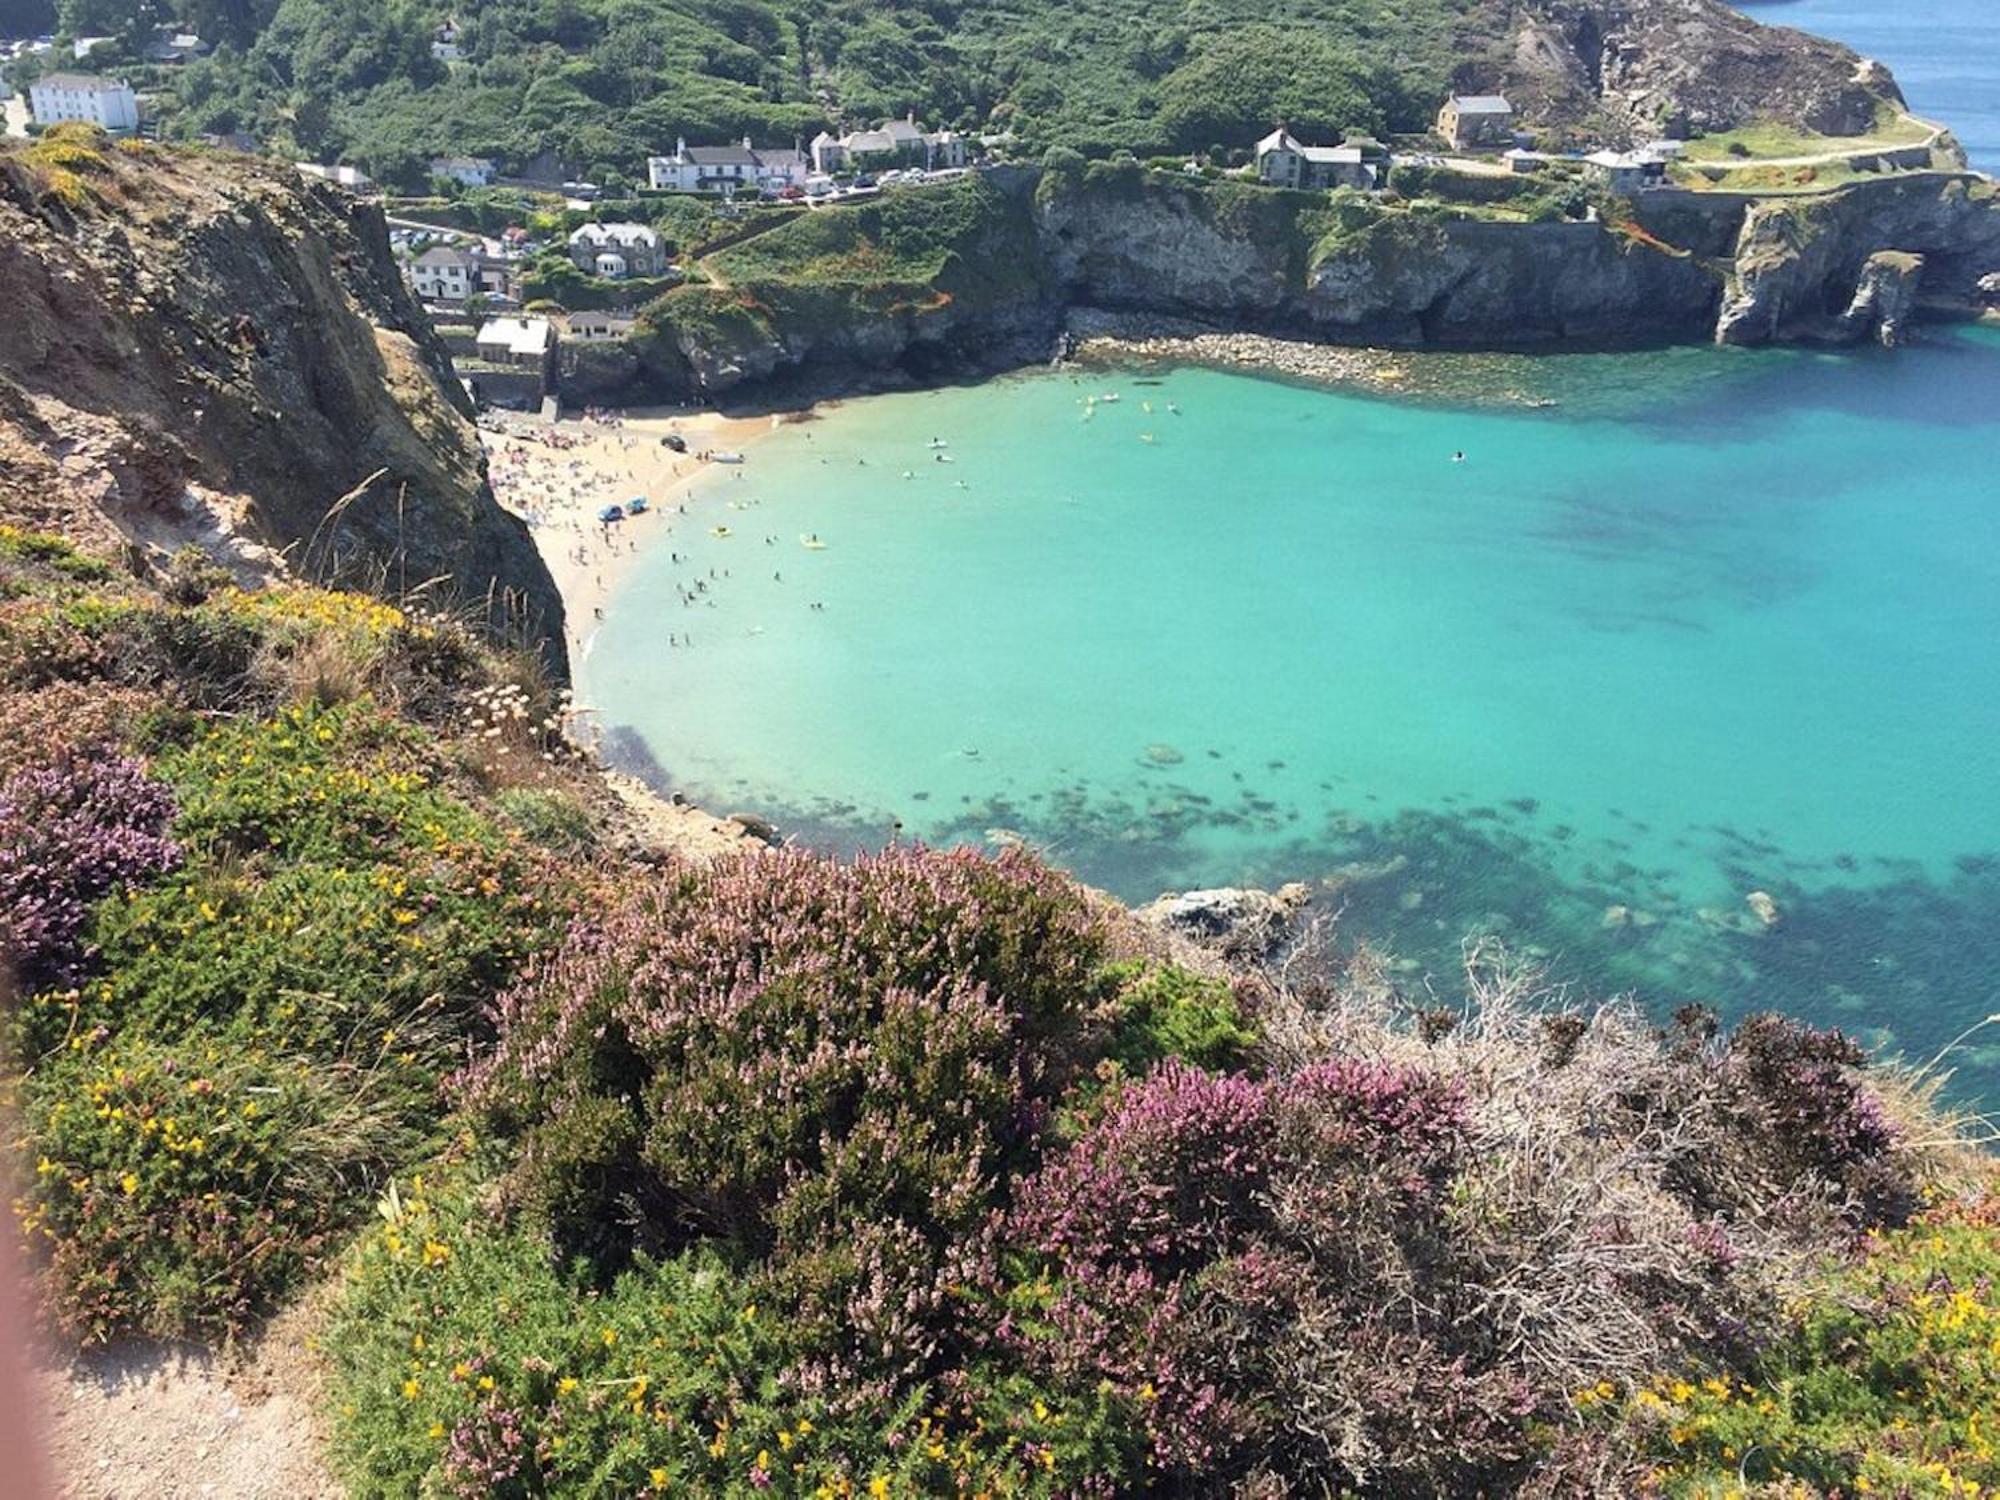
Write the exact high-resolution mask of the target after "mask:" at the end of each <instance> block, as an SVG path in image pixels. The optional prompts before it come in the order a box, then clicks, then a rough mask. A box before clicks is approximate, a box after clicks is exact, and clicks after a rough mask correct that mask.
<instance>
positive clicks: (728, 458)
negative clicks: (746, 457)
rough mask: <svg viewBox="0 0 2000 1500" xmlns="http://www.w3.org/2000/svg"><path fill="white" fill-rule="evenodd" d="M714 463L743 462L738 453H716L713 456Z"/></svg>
mask: <svg viewBox="0 0 2000 1500" xmlns="http://www.w3.org/2000/svg"><path fill="white" fill-rule="evenodd" d="M715 461H716V462H717V463H719V464H740V463H742V462H743V455H742V454H740V453H718V454H716V455H715Z"/></svg>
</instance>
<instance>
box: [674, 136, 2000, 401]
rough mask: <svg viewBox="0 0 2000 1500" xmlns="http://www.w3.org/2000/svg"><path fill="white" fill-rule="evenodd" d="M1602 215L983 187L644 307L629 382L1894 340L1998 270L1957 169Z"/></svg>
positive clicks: (1133, 170) (1223, 185) (1180, 184)
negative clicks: (1115, 321)
mask: <svg viewBox="0 0 2000 1500" xmlns="http://www.w3.org/2000/svg"><path fill="white" fill-rule="evenodd" d="M1601 210H1602V211H1601V213H1600V214H1599V215H1598V216H1597V217H1594V218H1592V219H1590V220H1588V221H1582V220H1576V219H1569V218H1565V217H1562V216H1561V215H1560V214H1559V213H1555V212H1552V211H1550V208H1549V206H1548V205H1547V204H1545V203H1540V202H1539V201H1538V199H1537V197H1536V190H1535V188H1534V187H1533V186H1532V185H1528V186H1524V187H1522V188H1521V189H1520V190H1519V198H1518V201H1517V202H1513V203H1510V204H1508V205H1503V206H1502V207H1501V208H1499V209H1498V210H1490V209H1489V210H1470V209H1462V208H1446V207H1441V206H1438V205H1435V204H1426V203H1423V202H1417V203H1409V204H1399V203H1387V202H1383V201H1378V200H1374V199H1367V198H1363V197H1360V196H1359V195H1335V196H1332V197H1329V196H1328V195H1325V194H1309V193H1289V192H1279V191H1273V190H1269V189H1265V188H1262V187H1256V186H1251V185H1247V184H1241V183H1230V182H1220V183H1211V182H1205V181H1202V180H1200V179H1194V178H1187V177H1183V176H1180V175H1178V174H1167V173H1157V172H1146V171H1142V170H1141V169H1140V168H1138V167H1137V166H1135V165H1128V166H1124V167H1120V166H1116V165H1109V164H1098V165H1095V166H1091V167H1089V168H1083V167H1081V166H1078V167H1075V168H1073V169H1070V170H1059V169H1049V170H1045V171H1014V172H1003V173H993V174H989V175H987V176H985V177H983V178H979V179H968V180H967V181H966V182H963V183H960V184H957V185H955V186H953V187H951V188H946V189H937V190H931V191H927V192H925V193H907V192H906V193H902V194H897V195H893V196H891V197H888V198H885V199H882V200H880V202H879V204H878V205H876V206H873V207H871V208H870V209H867V210H859V211H857V210H852V209H841V208H836V209H828V210H824V211H822V212H820V213H817V214H815V215H813V216H811V217H810V218H809V219H805V220H800V221H798V222H797V223H796V224H794V225H790V226H787V227H786V228H784V229H781V230H776V231H773V232H771V233H769V234H767V235H765V236H763V237H761V238H760V239H758V240H756V241H754V242H752V243H751V244H748V245H745V246H742V247H739V248H738V249H737V250H734V251H730V252H726V253H724V254H723V255H718V256H715V257H713V258H711V260H710V261H709V262H708V263H707V264H708V266H709V267H710V268H711V269H712V270H714V271H715V272H716V274H717V278H718V279H717V281H716V282H715V283H713V284H710V285H705V286H696V287H688V288H684V289H682V290H679V291H676V292H674V293H671V294H670V295H669V296H668V297H666V298H664V299H662V300H661V301H660V302H659V303H657V304H655V305H654V306H653V307H652V308H651V309H649V310H648V313H647V315H646V323H647V332H646V335H645V337H644V338H642V339H641V340H640V342H639V344H638V352H639V358H640V362H641V364H642V366H643V368H644V375H643V377H642V378H643V379H645V380H646V381H649V382H651V383H652V385H653V387H654V388H655V389H664V390H667V391H671V392H673V393H675V394H692V393H705V394H709V395H714V394H719V393H724V392H728V391H732V390H740V389H744V388H748V387H759V386H766V385H773V384H775V385H780V386H782V385H783V384H785V383H786V382H790V381H796V380H801V379H804V380H811V381H818V382H822V383H823V382H825V381H828V380H832V381H836V382H845V383H850V384H855V383H858V384H875V383H882V382H884V381H894V380H898V379H904V380H907V379H912V378H918V379H920V378H927V377H933V376H935V375H937V374H938V373H940V372H943V371H951V372H958V371H966V370H982V369H994V368H1001V367H1005V366H1009V365H1018V364H1021V363H1024V362H1028V361H1032V360H1036V359H1039V358H1041V357H1043V355H1044V354H1045V353H1046V351H1047V350H1048V348H1049V345H1050V342H1051V339H1052V338H1053V337H1054V335H1055V334H1056V331H1057V330H1059V329H1060V327H1061V326H1062V323H1063V320H1064V318H1065V316H1066V314H1067V312H1068V311H1069V309H1071V308H1073V307H1090V308H1103V309H1110V310H1116V311H1121V312H1131V313H1141V314H1153V315H1159V316H1163V317H1169V318H1174V319H1181V320H1190V321H1194V322H1197V323H1202V324H1207V325H1210V326H1215V327H1222V328H1234V329H1249V330H1254V331H1258V332H1265V333H1271V334H1277V335H1282V336H1289V337H1293V338H1310V339H1321V340H1326V341H1329V342H1338V343H1358V344H1374V345H1386V346H1394V347H1404V348H1460V349H1466V348H1474V349H1476V348H1521V347H1537V346H1553V345H1557V344H1562V343H1587V344H1593V345H1606V344H1618V343H1633V342H1641V341H1670V340H1679V341H1695V340H1708V339H1718V340H1721V341H1723V342H1729V343H1769V342H1778V341H1798V340H1814V341H1825V342H1836V343H1837V342H1853V341H1858V340H1863V339H1870V338H1876V339H1880V340H1882V341H1883V342H1894V341H1896V340H1897V339H1898V338H1900V337H1902V336H1903V334H1904V332H1905V330H1906V328H1907V325H1908V323H1909V322H1910V320H1911V318H1912V317H1913V316H1914V314H1915V312H1916V310H1917V308H1918V306H1919V305H1920V304H1929V305H1931V306H1934V307H1939V308H1967V307H1971V306H1975V305H1977V304H1978V303H1979V301H1980V300H1981V296H1982V293H1981V289H1980V283H1981V280H1982V278H1988V277H1991V276H1992V275H1993V274H1994V273H1995V272H2000V199H1996V196H1995V189H1994V186H1993V184H1992V183H1991V182H1989V181H1988V180H1987V179H1985V178H1982V177H1979V176H1977V175H1975V174H1971V173H1963V172H1925V173H1904V174H1893V175H1885V176H1881V177H1875V178H1863V179H1861V180H1858V181H1855V182H1853V183H1850V184H1848V185H1845V186H1842V187H1838V188H1835V189H1832V190H1829V191H1826V192H1823V193H1817V194H1796V195H1791V196H1785V197H1758V196H1756V195H1751V194H1739V193H1727V192H1720V191H1711V192H1692V191H1681V190H1662V191H1655V192H1649V193H1646V194H1643V195H1642V196H1640V197H1639V198H1637V199H1634V200H1630V201H1625V200H1620V201H1608V202H1605V203H1603V204H1602V205H1601ZM891 211H892V212H893V214H894V216H895V221H894V222H890V221H889V220H888V219H887V218H885V214H887V213H890V212H891ZM928 215H935V217H936V222H935V223H930V224H928V225H927V226H926V224H925V220H926V216H928ZM913 245H917V246H922V247H925V252H926V253H925V254H924V255H914V254H912V253H910V248H911V247H912V246H913Z"/></svg>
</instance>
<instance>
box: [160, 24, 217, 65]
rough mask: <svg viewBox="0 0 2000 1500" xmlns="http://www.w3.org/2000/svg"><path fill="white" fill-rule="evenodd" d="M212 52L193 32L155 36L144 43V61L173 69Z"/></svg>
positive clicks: (177, 32)
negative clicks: (161, 64)
mask: <svg viewBox="0 0 2000 1500" xmlns="http://www.w3.org/2000/svg"><path fill="white" fill-rule="evenodd" d="M214 50H215V49H214V48H213V47H211V46H209V45H208V43H207V42H204V41H203V40H202V39H201V38H200V37H198V36H196V35H195V34H194V33H193V32H191V31H176V32H171V33H168V34H166V35H163V36H156V37H154V38H153V39H152V40H151V41H150V42H148V43H146V61H147V62H152V63H163V64H165V65H166V66H168V67H175V66H178V65H179V64H181V63H187V62H193V61H194V60H195V59H196V58H198V57H206V56H208V54H209V53H211V52H213V51H214Z"/></svg>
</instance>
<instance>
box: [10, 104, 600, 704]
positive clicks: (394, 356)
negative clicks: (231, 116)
mask: <svg viewBox="0 0 2000 1500" xmlns="http://www.w3.org/2000/svg"><path fill="white" fill-rule="evenodd" d="M53 156H54V153H48V154H42V155H38V154H37V152H36V150H35V149H34V148H32V147H30V148H24V149H23V148H17V149H16V150H15V151H14V152H13V153H11V154H0V308H4V309H5V318H6V328H5V335H4V337H0V512H5V513H6V514H9V515H11V516H13V517H16V518H19V519H23V520H27V521H31V522H33V521H42V522H45V523H46V522H49V521H53V520H57V519H60V521H61V523H62V525H63V529H65V530H67V531H69V532H71V533H72V534H76V533H78V532H87V531H90V530H92V529H95V530H97V531H98V532H99V533H100V534H102V535H105V536H107V537H111V536H115V537H119V538H122V539H124V540H125V541H126V542H128V543H132V544H135V545H137V546H139V547H140V548H142V549H156V548H169V547H171V546H173V545H175V544H176V543H177V542H179V541H183V540H196V541H200V540H211V541H213V540H216V539H220V538H226V539H228V547H227V548H225V549H224V550H226V551H227V552H228V553H229V556H228V560H229V561H231V562H232V563H233V564H234V565H236V566H237V567H238V570H239V571H243V570H244V569H246V568H248V567H249V566H250V565H251V564H252V563H254V562H256V561H259V560H261V561H262V562H264V563H265V564H266V565H267V566H269V565H272V559H276V558H280V557H281V558H282V559H283V566H284V568H285V569H286V570H288V571H289V572H291V573H292V574H293V575H294V576H298V577H303V578H306V579H309V580H312V581H326V582H339V583H343V584H347V585H353V586H360V587H364V588H371V589H376V590H379V591H383V592H388V593H395V592H399V591H401V590H403V589H404V588H405V587H407V588H408V589H410V590H413V591H414V590H419V589H421V591H422V594H423V596H424V597H425V598H427V599H428V600H430V601H431V602H432V603H434V604H436V605H438V606H440V607H449V608H455V609H470V610H474V611H478V612H481V613H484V614H485V615H486V616H487V617H488V618H489V619H491V620H492V622H493V623H494V624H495V625H496V627H499V628H502V629H504V630H505V631H507V632H508V633H510V634H512V635H515V636H517V637H520V638H525V639H527V640H529V641H533V642H539V643H543V644H545V645H546V646H547V647H548V651H549V657H550V661H551V663H552V665H555V666H556V667H557V668H558V670H560V668H561V653H562V647H561V641H562V603H561V600H560V598H559V597H558V596H557V594H556V591H555V587H554V584H553V582H552V580H551V579H550V577H549V574H548V571H547V569H546V568H545V567H544V566H543V564H542V562H541V559H540V558H539V556H538V555H537V554H536V552H535V549H534V545H533V543H532V541H531V540H530V539H529V537H528V535H527V532H526V529H525V528H524V527H523V526H522V525H521V523H520V522H519V521H517V520H515V519H514V518H513V517H511V516H509V515H507V514H506V513H505V512H504V511H502V510H501V509H500V507H499V506H498V505H497V504H496V503H495V501H494V498H493V494H492V491H491V490H490V488H489V487H488V486H487V483H486V477H485V459H484V456H483V454H482V451H481V449H480V445H479V442H478V439H477V434H476V432H475V431H474V429H473V426H472V423H471V420H470V407H469V403H468V401H467V399H466V397H465V395H464V392H463V390H462V389H461V387H460V386H459V383H458V380H457V378H456V376H455V375H454V373H453V370H452V366H451V360H450V356H449V355H448V354H447V353H446V351H445V349H444V347H443V345H442V344H440V343H439V342H438V341H437V338H436V336H435V335H434V334H433V333H432V332H431V330H430V327H429V324H428V322H427V321H426V320H425V319H424V317H423V315H422V314H421V312H420V311H419V310H418V309H417V307H416V306H415V305H414V303H412V302H411V301H410V299H409V297H408V295H407V293H406V292H405V291H404V289H403V286H402V282H401V280H400V278H399V277H398V275H397V274H396V270H395V266H394V263H393V262H392V260H391V258H390V254H389V246H388V239H387V234H386V230H385V227H384V224H383V221H382V218H381V214H380V212H379V210H378V209H376V208H374V207H372V206H369V205H365V204H361V203H359V202H357V201H356V200H354V199H352V198H350V197H348V196H346V195H344V194H342V193H340V192H339V191H337V190H335V189H333V188H330V187H327V186H325V185H313V184H305V183H301V182H299V181H298V180H297V179H296V178H295V177H293V176H292V174H290V173H289V172H287V171H285V170H284V169H283V168H281V167H278V166H275V165H271V164H265V163H259V162H254V161H251V160H250V159H248V158H243V157H236V156H228V155H223V154H203V155H195V154H188V153H181V152H170V151H163V150H160V149H157V148H153V147H149V146H146V145H144V144H142V143H128V144H124V145H116V146H114V145H110V144H108V143H102V142H100V143H97V144H96V145H87V144H81V143H71V144H70V145H68V146H66V147H65V152H64V160H65V161H66V162H67V165H57V164H55V162H54V160H53ZM344 497H345V498H344Z"/></svg>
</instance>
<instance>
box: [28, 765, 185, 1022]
mask: <svg viewBox="0 0 2000 1500" xmlns="http://www.w3.org/2000/svg"><path fill="white" fill-rule="evenodd" d="M173 816H174V798H173V794H172V792H171V791H169V790H168V788H167V787H166V786H165V785H164V784H163V783H161V782H158V781H155V780H153V779H152V778H151V777H149V776H148V775H147V774H146V772H145V769H144V767H142V766H141V765H140V764H139V763H138V762H137V761H135V760H131V759H129V758H127V757H125V756H121V755H114V754H109V753H96V754H91V753H79V754H74V755H70V756H66V757H65V758H64V759H62V760H61V761H59V762H58V763H56V764H54V765H50V766H46V767H41V768H37V769H32V770H26V771H19V772H16V773H15V774H14V775H13V776H11V777H9V778H8V779H7V781H6V782H5V783H4V784H0V956H4V959H5V962H6V965H7V967H8V968H9V969H10V970H11V971H12V973H13V975H14V977H15V980H16V982H17V983H19V984H20V985H21V986H22V987H23V988H24V989H27V988H33V987H37V986H40V985H44V984H50V983H56V984H61V983H66V982H68V981H69V980H71V979H73V978H74V977H75V972H76V968H77V965H78V963H79V961H80V959H81V957H82V955H81V953H80V952H79V947H78V945H79V943H80V942H81V939H82V934H83V930H84V925H85V922H86V920H87V919H88V917H89V914H90V908H91V905H92V904H93V903H94V902H96V901H98V900H100V899H101V898H103V897H104V896H106V895H109V894H110V893H111V892H113V891H115V890H118V889H119V888H120V887H122V886H125V885H128V884H132V883H136V882H140V881H145V880H150V879H153V878H155V877H157V876H159V875H163V874H165V873H166V872H167V871H169V870H172V869H174V868H175V867H176V866H177V865H179V863H180V859H181V853H180V849H179V847H178V846H177V845H176V844H175V843H174V841H173V840H172V839H171V838H169V837H168V836H167V826H168V824H169V823H171V822H172V820H173Z"/></svg>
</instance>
